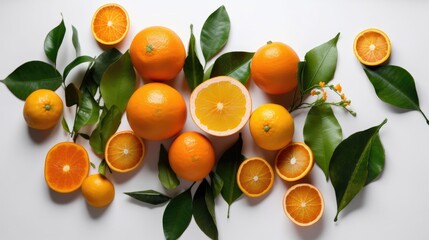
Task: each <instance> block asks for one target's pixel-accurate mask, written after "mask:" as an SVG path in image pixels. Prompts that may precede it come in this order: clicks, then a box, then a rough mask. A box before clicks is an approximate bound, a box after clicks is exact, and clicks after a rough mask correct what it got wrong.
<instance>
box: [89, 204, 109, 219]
mask: <svg viewBox="0 0 429 240" xmlns="http://www.w3.org/2000/svg"><path fill="white" fill-rule="evenodd" d="M109 206H110V204H109V205H108V206H106V207H103V208H95V207H92V206H91V205H89V204H88V203H86V209H87V210H88V213H89V216H91V218H93V219H97V218H100V217H101V216H102V215H103V214H104V213H105V212H106V211H107V209H108V208H109Z"/></svg>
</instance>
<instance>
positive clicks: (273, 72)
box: [250, 42, 299, 94]
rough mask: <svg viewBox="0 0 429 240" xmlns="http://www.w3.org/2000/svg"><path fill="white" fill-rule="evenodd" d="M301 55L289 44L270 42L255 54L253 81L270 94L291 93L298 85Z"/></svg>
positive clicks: (252, 66)
mask: <svg viewBox="0 0 429 240" xmlns="http://www.w3.org/2000/svg"><path fill="white" fill-rule="evenodd" d="M298 63H299V57H298V55H297V54H296V52H295V51H294V50H293V49H292V48H291V47H290V46H288V45H286V44H284V43H281V42H268V43H267V44H266V45H264V46H262V47H261V48H259V49H258V50H257V51H256V52H255V55H254V56H253V59H252V62H251V65H250V69H251V75H252V78H253V81H254V82H255V83H256V85H257V86H258V87H259V88H261V89H262V90H263V91H264V92H266V93H269V94H283V93H289V92H291V91H292V90H293V89H295V88H296V86H297V85H298Z"/></svg>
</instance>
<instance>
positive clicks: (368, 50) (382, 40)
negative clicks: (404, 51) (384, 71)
mask: <svg viewBox="0 0 429 240" xmlns="http://www.w3.org/2000/svg"><path fill="white" fill-rule="evenodd" d="M353 51H354V53H355V55H356V57H357V59H358V60H359V62H361V63H362V64H365V65H368V66H377V65H380V64H382V63H384V62H385V61H386V60H387V59H388V58H389V56H390V52H391V45H390V40H389V37H388V36H387V35H386V33H384V32H383V31H381V30H379V29H375V28H370V29H366V30H363V31H362V32H360V33H359V34H358V35H357V36H356V38H355V40H354V44H353Z"/></svg>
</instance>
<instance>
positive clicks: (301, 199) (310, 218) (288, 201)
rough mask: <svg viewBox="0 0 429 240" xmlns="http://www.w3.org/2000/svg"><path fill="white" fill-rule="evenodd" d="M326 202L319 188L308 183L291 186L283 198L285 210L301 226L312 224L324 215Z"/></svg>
mask: <svg viewBox="0 0 429 240" xmlns="http://www.w3.org/2000/svg"><path fill="white" fill-rule="evenodd" d="M324 208H325V204H324V202H323V197H322V194H321V193H320V191H319V189H317V188H316V187H315V186H313V185H311V184H308V183H300V184H296V185H294V186H292V187H291V188H289V189H288V190H287V191H286V193H285V195H284V198H283V210H284V211H285V213H286V215H287V216H288V217H289V218H290V220H292V222H294V223H295V224H297V225H299V226H304V227H305V226H310V225H312V224H314V223H316V222H317V221H319V219H320V218H321V217H322V215H323V211H324Z"/></svg>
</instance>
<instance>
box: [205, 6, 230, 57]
mask: <svg viewBox="0 0 429 240" xmlns="http://www.w3.org/2000/svg"><path fill="white" fill-rule="evenodd" d="M230 29H231V23H230V20H229V16H228V13H227V11H226V9H225V6H220V7H219V8H218V9H216V11H214V12H213V13H212V14H210V16H209V17H208V18H207V19H206V21H205V22H204V25H203V28H202V30H201V37H200V42H201V50H202V52H203V55H204V59H205V60H206V63H207V62H208V61H209V60H210V59H212V58H213V57H214V56H215V55H216V54H217V53H218V52H219V51H220V50H221V49H222V48H223V47H224V46H225V45H226V42H227V41H228V38H229V31H230Z"/></svg>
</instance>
